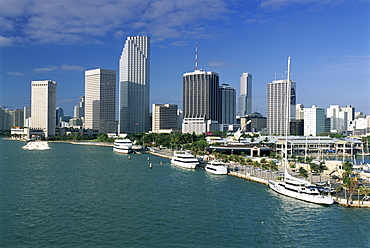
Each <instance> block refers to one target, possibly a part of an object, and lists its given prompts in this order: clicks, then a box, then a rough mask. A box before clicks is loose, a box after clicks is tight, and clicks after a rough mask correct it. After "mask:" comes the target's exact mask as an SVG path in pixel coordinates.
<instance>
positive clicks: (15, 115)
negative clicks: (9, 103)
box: [10, 109, 24, 127]
mask: <svg viewBox="0 0 370 248" xmlns="http://www.w3.org/2000/svg"><path fill="white" fill-rule="evenodd" d="M10 115H11V119H12V127H23V126H24V118H23V116H24V112H23V110H21V109H16V110H11V111H10Z"/></svg>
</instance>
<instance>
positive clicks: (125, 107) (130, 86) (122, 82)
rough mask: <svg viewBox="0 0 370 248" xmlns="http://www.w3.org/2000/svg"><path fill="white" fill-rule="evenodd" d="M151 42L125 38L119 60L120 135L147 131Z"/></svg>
mask: <svg viewBox="0 0 370 248" xmlns="http://www.w3.org/2000/svg"><path fill="white" fill-rule="evenodd" d="M149 89H150V38H149V37H148V36H130V37H127V39H126V43H125V45H124V48H123V51H122V54H121V57H120V60H119V110H118V111H119V133H139V132H146V131H149V129H150V120H149V97H150V91H149Z"/></svg>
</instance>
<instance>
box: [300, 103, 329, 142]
mask: <svg viewBox="0 0 370 248" xmlns="http://www.w3.org/2000/svg"><path fill="white" fill-rule="evenodd" d="M323 132H325V110H324V109H322V108H318V107H317V106H315V105H313V106H312V108H305V109H304V136H317V135H318V134H320V133H323Z"/></svg>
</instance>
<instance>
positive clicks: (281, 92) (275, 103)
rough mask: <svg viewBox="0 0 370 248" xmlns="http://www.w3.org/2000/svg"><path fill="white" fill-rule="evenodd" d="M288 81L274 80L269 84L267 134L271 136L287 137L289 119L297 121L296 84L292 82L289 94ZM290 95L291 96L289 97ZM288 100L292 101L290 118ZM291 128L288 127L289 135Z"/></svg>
mask: <svg viewBox="0 0 370 248" xmlns="http://www.w3.org/2000/svg"><path fill="white" fill-rule="evenodd" d="M287 83H288V80H274V81H272V83H268V84H267V132H268V134H269V135H285V133H286V128H287V127H286V125H287V118H288V120H289V121H290V120H293V119H295V113H296V106H295V105H296V94H295V92H296V83H295V82H293V81H292V80H290V90H289V91H288V92H287ZM287 94H289V96H287ZM287 99H290V102H289V103H288V104H290V114H289V115H290V116H288V117H287V107H288V104H287ZM289 129H290V127H289V125H288V134H289V133H290V131H289Z"/></svg>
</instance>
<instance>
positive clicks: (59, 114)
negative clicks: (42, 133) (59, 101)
mask: <svg viewBox="0 0 370 248" xmlns="http://www.w3.org/2000/svg"><path fill="white" fill-rule="evenodd" d="M63 116H64V110H63V108H59V107H57V108H56V110H55V118H56V121H55V124H56V126H57V127H60V120H61V118H62V117H63Z"/></svg>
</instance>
